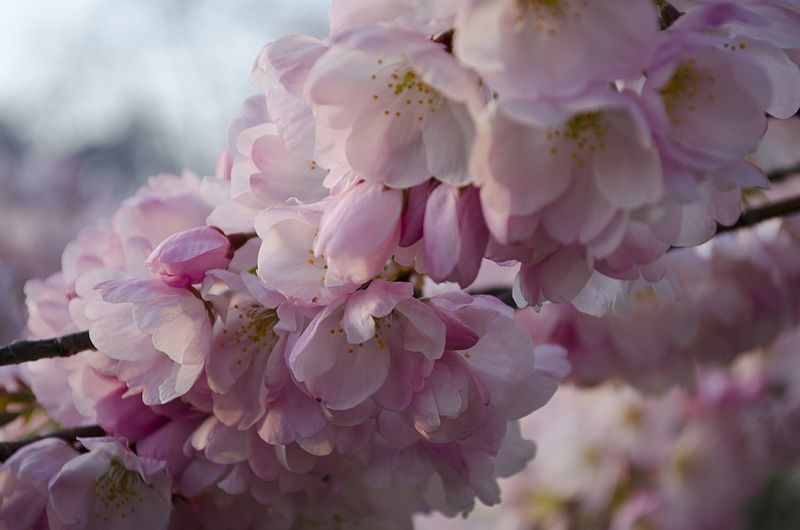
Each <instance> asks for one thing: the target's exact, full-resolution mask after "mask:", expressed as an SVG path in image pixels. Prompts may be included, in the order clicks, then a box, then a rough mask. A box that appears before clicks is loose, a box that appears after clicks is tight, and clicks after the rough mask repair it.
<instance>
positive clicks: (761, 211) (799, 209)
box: [714, 196, 800, 236]
mask: <svg viewBox="0 0 800 530" xmlns="http://www.w3.org/2000/svg"><path fill="white" fill-rule="evenodd" d="M796 213H800V196H797V197H789V198H788V199H783V200H780V201H777V202H771V203H769V204H765V205H763V206H759V207H758V208H751V209H749V210H746V211H744V212H742V215H740V216H739V220H738V221H736V223H734V224H732V225H731V226H722V225H717V232H716V234H714V235H715V236H716V235H719V234H724V233H725V232H732V231H734V230H739V229H740V228H748V227H751V226H755V225H757V224H759V223H761V222H763V221H767V220H769V219H774V218H776V217H786V216H788V215H792V214H796Z"/></svg>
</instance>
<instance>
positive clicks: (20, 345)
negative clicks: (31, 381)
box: [0, 331, 95, 366]
mask: <svg viewBox="0 0 800 530" xmlns="http://www.w3.org/2000/svg"><path fill="white" fill-rule="evenodd" d="M94 349H95V347H94V344H92V339H90V338H89V332H88V331H81V332H79V333H73V334H71V335H64V336H63V337H55V338H53V339H44V340H20V341H16V342H12V343H11V344H9V345H8V346H6V347H4V348H0V366H4V365H7V364H20V363H25V362H28V361H36V360H38V359H46V358H48V357H71V356H72V355H75V354H76V353H80V352H82V351H85V350H94Z"/></svg>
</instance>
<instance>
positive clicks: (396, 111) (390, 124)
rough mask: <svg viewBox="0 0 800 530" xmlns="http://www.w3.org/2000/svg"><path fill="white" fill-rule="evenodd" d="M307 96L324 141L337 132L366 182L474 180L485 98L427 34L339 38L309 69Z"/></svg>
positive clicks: (388, 31) (362, 32)
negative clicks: (470, 163) (474, 143)
mask: <svg viewBox="0 0 800 530" xmlns="http://www.w3.org/2000/svg"><path fill="white" fill-rule="evenodd" d="M306 94H307V97H308V100H309V101H310V104H311V106H312V109H313V110H314V113H315V118H316V119H317V120H318V122H319V123H320V124H321V125H323V127H322V128H320V127H318V129H317V134H318V136H319V135H329V136H330V135H335V137H336V141H337V142H339V143H340V144H341V145H339V146H338V148H339V149H343V152H344V155H345V157H346V161H347V163H348V164H349V166H350V167H351V168H352V169H353V171H355V173H356V174H357V175H359V176H360V177H361V178H364V179H366V180H369V181H372V182H384V183H385V184H387V185H388V186H392V187H406V186H412V185H415V184H419V183H421V182H424V181H426V180H428V179H429V178H430V177H431V176H433V177H435V178H437V179H439V180H442V181H444V182H448V183H450V184H455V185H461V184H464V183H466V182H468V181H469V178H470V177H469V174H468V173H467V167H466V161H467V154H468V150H469V147H470V143H471V140H472V136H473V124H472V116H474V115H475V114H476V113H477V112H478V111H479V110H480V108H481V107H482V106H483V102H484V99H485V98H484V96H483V94H482V91H481V88H480V86H479V84H478V79H477V76H475V75H474V74H473V73H472V72H470V71H469V70H467V69H465V68H463V67H462V66H461V65H460V64H458V63H457V62H456V61H455V60H454V59H453V57H452V56H451V55H450V54H448V53H447V51H446V50H445V49H444V47H443V46H442V45H440V44H437V43H435V42H433V41H431V40H430V39H429V38H428V37H427V36H426V35H424V34H420V33H416V32H413V31H407V30H401V29H396V28H386V27H381V26H360V27H355V28H351V29H348V30H346V31H343V32H341V33H338V34H336V35H335V36H334V37H332V39H331V47H330V49H329V50H328V51H326V52H325V53H324V54H323V55H321V56H320V57H319V59H317V61H316V62H315V64H314V66H313V68H312V69H311V71H310V73H309V75H308V79H307V80H306ZM332 140H333V138H331V141H332ZM318 142H321V143H322V144H326V143H328V142H329V141H328V140H327V139H325V138H318Z"/></svg>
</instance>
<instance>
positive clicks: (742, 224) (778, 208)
mask: <svg viewBox="0 0 800 530" xmlns="http://www.w3.org/2000/svg"><path fill="white" fill-rule="evenodd" d="M794 214H800V196H798V197H791V198H789V199H784V200H781V201H777V202H773V203H769V204H765V205H763V206H759V207H758V208H751V209H749V210H747V211H745V212H743V213H742V215H740V216H739V220H738V221H736V223H734V224H733V225H731V226H722V225H717V232H716V233H715V234H714V236H715V237H716V236H718V235H720V234H724V233H726V232H734V231H736V230H740V229H742V228H749V227H752V226H755V225H757V224H759V223H762V222H764V221H768V220H769V219H775V218H777V217H787V216H790V215H794ZM683 248H689V247H672V248H670V249H669V250H670V251H672V250H681V249H683ZM470 293H471V294H488V295H492V296H494V297H496V298H498V299H499V300H500V301H501V302H503V303H505V304H506V305H508V306H511V307H514V308H516V307H517V304H516V303H515V302H514V298H513V296H512V295H511V289H510V288H508V287H491V288H488V289H482V290H479V291H470Z"/></svg>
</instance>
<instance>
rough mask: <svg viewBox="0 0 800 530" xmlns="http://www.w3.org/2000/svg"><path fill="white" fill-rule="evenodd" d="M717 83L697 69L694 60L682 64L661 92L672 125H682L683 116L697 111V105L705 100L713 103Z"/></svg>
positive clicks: (711, 76) (709, 75) (710, 76)
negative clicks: (713, 87)
mask: <svg viewBox="0 0 800 530" xmlns="http://www.w3.org/2000/svg"><path fill="white" fill-rule="evenodd" d="M715 82H716V79H715V78H714V76H713V75H711V74H704V73H703V72H702V71H701V70H700V69H699V68H697V66H696V61H695V60H694V59H689V60H688V61H686V62H684V63H681V64H680V65H679V66H678V68H676V69H675V73H673V74H672V77H671V78H670V80H669V81H668V82H667V83H666V84H665V85H664V86H663V87H662V88H661V90H660V93H661V98H662V99H663V101H664V107H665V108H666V110H667V115H668V116H669V119H670V121H671V122H672V124H673V125H675V126H678V125H681V123H683V120H682V117H683V114H684V113H692V112H694V111H695V110H697V105H699V104H700V103H701V102H702V101H703V100H705V101H708V102H713V101H714V94H713V93H712V91H711V89H712V85H713V84H714V83H715Z"/></svg>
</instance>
